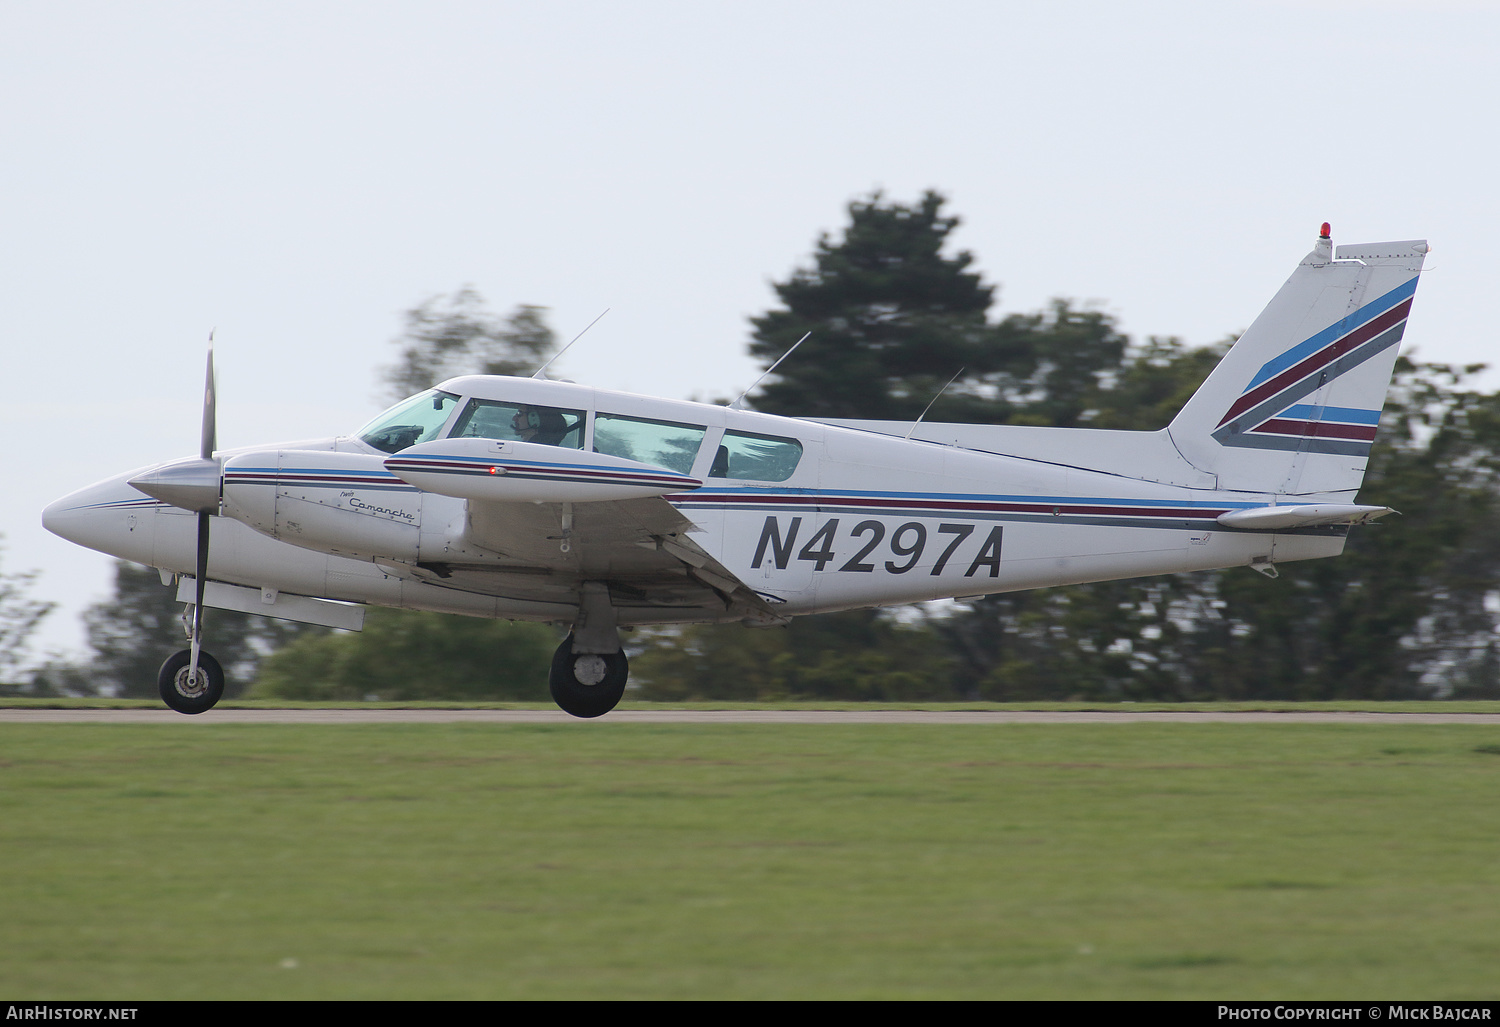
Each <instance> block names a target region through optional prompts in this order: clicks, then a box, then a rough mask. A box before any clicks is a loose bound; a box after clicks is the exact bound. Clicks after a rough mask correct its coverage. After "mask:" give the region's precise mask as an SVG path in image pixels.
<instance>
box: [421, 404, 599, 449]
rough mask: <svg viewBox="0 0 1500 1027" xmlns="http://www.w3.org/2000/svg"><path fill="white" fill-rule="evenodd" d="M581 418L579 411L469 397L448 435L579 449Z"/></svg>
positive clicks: (456, 437)
mask: <svg viewBox="0 0 1500 1027" xmlns="http://www.w3.org/2000/svg"><path fill="white" fill-rule="evenodd" d="M583 420H584V415H583V411H582V410H564V409H563V408H561V407H539V406H532V405H529V404H526V403H499V402H496V401H494V400H489V399H471V400H470V401H469V405H468V406H466V407H464V412H463V413H461V414H459V415H458V421H457V422H456V423H455V424H454V425H453V432H452V434H451V435H449V436H448V437H449V438H453V439H499V440H501V441H505V442H535V443H537V444H538V445H541V446H561V447H563V448H564V449H582V448H583Z"/></svg>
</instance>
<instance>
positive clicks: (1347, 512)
mask: <svg viewBox="0 0 1500 1027" xmlns="http://www.w3.org/2000/svg"><path fill="white" fill-rule="evenodd" d="M1395 512H1396V511H1394V510H1392V509H1391V508H1390V507H1388V506H1358V505H1356V504H1353V503H1315V504H1311V505H1306V506H1258V507H1255V508H1253V509H1250V510H1231V511H1229V512H1228V513H1224V514H1220V515H1219V523H1220V524H1222V525H1224V527H1226V528H1245V529H1248V530H1251V531H1276V530H1279V529H1282V528H1310V527H1315V526H1317V525H1322V524H1368V523H1369V522H1370V521H1373V520H1375V519H1376V518H1377V517H1384V516H1385V515H1386V514H1388V513H1395Z"/></svg>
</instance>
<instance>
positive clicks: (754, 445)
mask: <svg viewBox="0 0 1500 1027" xmlns="http://www.w3.org/2000/svg"><path fill="white" fill-rule="evenodd" d="M801 459H802V443H800V442H798V441H797V440H796V439H784V438H781V437H779V436H776V435H752V434H751V433H749V432H744V431H727V432H725V433H724V441H723V442H721V443H720V444H719V451H718V453H716V454H715V455H714V462H713V466H712V467H710V468H709V471H708V476H709V477H710V478H742V479H746V480H749V481H786V480H787V479H788V478H790V477H791V476H792V472H794V471H796V470H797V463H798V461H800V460H801Z"/></svg>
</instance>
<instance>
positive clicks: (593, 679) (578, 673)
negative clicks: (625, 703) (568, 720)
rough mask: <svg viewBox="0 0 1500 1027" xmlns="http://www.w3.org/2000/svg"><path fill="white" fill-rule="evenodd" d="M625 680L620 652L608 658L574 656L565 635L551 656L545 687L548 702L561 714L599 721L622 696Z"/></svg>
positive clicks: (627, 667)
mask: <svg viewBox="0 0 1500 1027" xmlns="http://www.w3.org/2000/svg"><path fill="white" fill-rule="evenodd" d="M629 677H630V661H628V660H626V659H625V650H624V649H621V650H620V651H619V652H617V653H615V654H613V655H611V656H601V655H598V654H596V653H574V652H573V636H572V635H569V636H568V637H567V638H566V639H564V640H563V644H562V645H560V646H558V647H557V652H556V653H554V654H553V656H552V673H551V674H550V675H549V676H548V679H547V684H548V685H549V686H550V687H551V689H552V701H553V702H555V703H557V705H559V706H561V707H562V708H563V711H564V712H565V713H571V714H572V715H573V716H575V717H584V718H589V717H602V716H604V715H605V714H606V713H608V712H609V711H610V710H612V709H614V708H615V704H616V703H618V702H619V701H620V696H622V695H624V694H625V682H626V680H628V679H629Z"/></svg>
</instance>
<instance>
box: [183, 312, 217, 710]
mask: <svg viewBox="0 0 1500 1027" xmlns="http://www.w3.org/2000/svg"><path fill="white" fill-rule="evenodd" d="M214 393H215V389H214V333H213V332H209V333H208V370H207V372H206V373H205V375H204V380H203V432H202V435H201V436H200V444H199V448H198V455H199V456H200V457H201V458H202V459H204V460H212V459H213V456H214V448H215V447H216V446H217V444H218V418H217V415H216V412H215V408H216V406H217V401H216V399H215V395H214ZM211 516H213V515H212V514H210V513H209V512H208V511H207V510H201V509H200V511H199V513H198V553H197V559H196V561H195V563H194V573H195V576H196V577H197V581H196V582H195V583H194V584H195V585H196V586H197V591H196V594H195V596H194V599H193V641H192V656H191V657H190V659H189V663H188V679H189V680H197V677H198V654H199V652H200V651H201V649H202V645H203V588H204V586H205V585H206V584H207V583H208V530H209V518H210V517H211Z"/></svg>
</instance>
